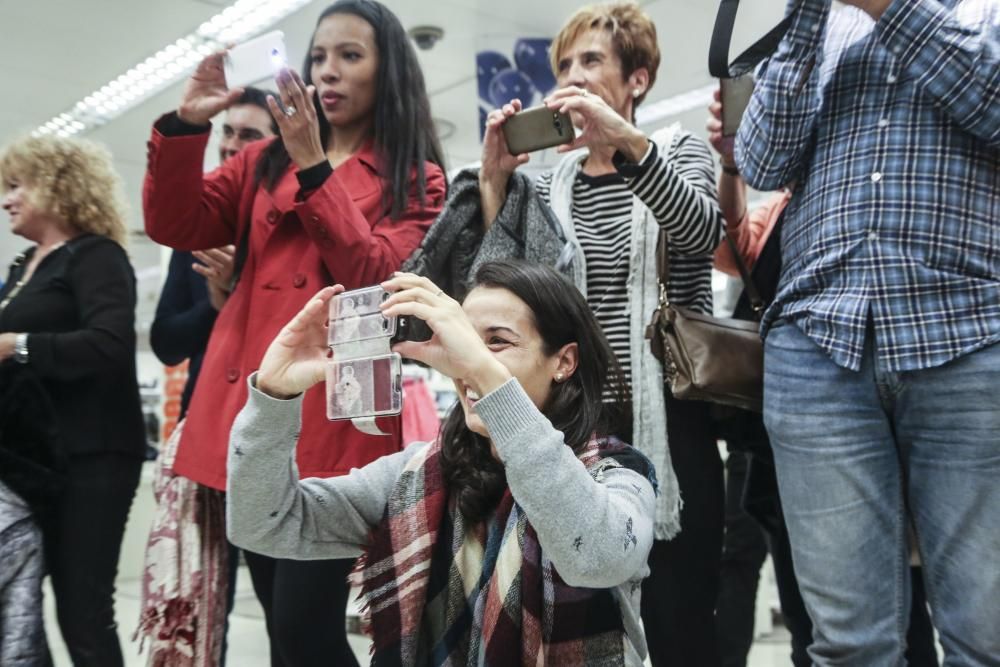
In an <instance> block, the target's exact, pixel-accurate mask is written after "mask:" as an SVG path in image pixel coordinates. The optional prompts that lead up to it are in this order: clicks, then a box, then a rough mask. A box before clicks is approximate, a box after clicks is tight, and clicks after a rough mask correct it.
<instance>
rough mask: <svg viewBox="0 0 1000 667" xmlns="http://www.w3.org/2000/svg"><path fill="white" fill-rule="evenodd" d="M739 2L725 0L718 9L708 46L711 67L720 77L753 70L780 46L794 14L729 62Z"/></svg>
mask: <svg viewBox="0 0 1000 667" xmlns="http://www.w3.org/2000/svg"><path fill="white" fill-rule="evenodd" d="M739 6H740V0H722V3H721V4H720V5H719V13H718V14H716V16H715V29H714V30H713V31H712V42H711V45H710V46H709V48H708V71H709V73H711V75H712V76H714V77H716V78H717V79H735V78H736V77H738V76H742V75H743V74H746V73H747V72H751V71H753V68H754V67H756V66H757V63H759V62H760V61H761V60H764V58H767V57H768V56H769V55H771V54H772V53H774V52H775V50H776V49H777V48H778V43H779V42H780V41H781V38H782V37H784V36H785V33H786V32H787V31H788V26H789V25H791V23H792V17H793V16H794V14H791V13H790V14H789V15H788V16H786V17H785V18H784V19H782V21H781V23H779V24H778V25H776V26H774V27H773V28H771V30H769V31H768V33H767V34H766V35H764V36H763V37H762V38H760V39H759V40H757V42H755V43H754V44H753V45H752V46H751V47H750V48H748V49H747V50H746V51H744V52H743V53H741V54H740V55H739V57H737V58H736V60H734V61H733V62H732V64H730V62H729V43H730V41H731V40H732V38H733V26H734V25H735V24H736V10H737V9H738V8H739Z"/></svg>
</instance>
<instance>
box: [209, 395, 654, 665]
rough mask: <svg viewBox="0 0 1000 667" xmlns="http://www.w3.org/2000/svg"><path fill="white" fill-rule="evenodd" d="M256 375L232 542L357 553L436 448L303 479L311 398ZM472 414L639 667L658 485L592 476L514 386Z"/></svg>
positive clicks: (334, 554)
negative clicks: (611, 607) (606, 603)
mask: <svg viewBox="0 0 1000 667" xmlns="http://www.w3.org/2000/svg"><path fill="white" fill-rule="evenodd" d="M255 379H256V378H255V376H251V377H250V378H249V383H250V395H249V398H248V400H247V404H246V406H245V407H244V408H243V410H242V412H240V414H239V416H238V417H237V418H236V422H235V423H234V424H233V430H232V435H231V441H230V446H229V484H228V492H229V496H228V502H227V503H226V508H227V513H228V516H227V521H226V523H227V529H228V533H229V539H230V540H231V541H232V542H233V543H234V544H236V545H237V546H240V547H243V548H245V549H248V550H250V551H254V552H256V553H262V554H265V555H268V556H272V557H275V558H298V559H324V558H348V557H353V556H358V555H360V554H361V551H362V549H363V548H364V546H365V542H366V540H367V539H368V535H369V534H370V532H371V530H372V529H373V528H374V527H375V526H376V525H377V524H378V523H379V522H380V521H381V520H382V515H383V513H384V511H385V507H386V503H387V500H388V497H389V493H390V492H391V491H392V489H393V487H394V486H395V485H396V481H397V479H398V478H399V474H400V471H401V470H402V469H403V467H404V466H405V465H406V463H407V461H409V460H410V458H411V457H412V456H413V455H414V454H416V453H417V452H418V451H420V450H421V448H423V447H426V446H427V444H426V443H414V444H412V445H410V446H409V447H407V448H406V449H405V450H403V451H402V452H399V453H397V454H392V455H390V456H385V457H382V458H381V459H379V460H377V461H375V462H373V463H370V464H369V465H367V466H365V467H364V468H361V469H357V468H356V469H354V470H352V471H351V472H350V473H349V474H347V475H344V476H343V477H333V478H328V479H318V478H310V479H304V480H301V481H300V480H299V475H298V469H297V467H296V465H295V445H296V439H297V434H298V431H299V426H300V419H301V401H302V399H301V397H299V398H294V399H291V400H287V401H282V400H277V399H274V398H271V397H269V396H267V395H266V394H263V393H261V392H260V391H258V390H257V389H256V388H255V386H254V381H255ZM475 409H476V412H477V413H478V414H479V416H480V417H481V418H482V420H483V422H484V423H485V424H486V427H487V429H488V430H489V432H490V435H491V438H492V441H493V444H494V446H495V447H496V450H497V453H498V454H499V456H500V459H501V461H503V464H504V468H505V469H506V473H507V482H508V484H509V485H510V490H511V493H512V494H513V496H514V500H515V501H516V502H517V503H518V505H520V507H521V508H522V509H523V510H524V512H525V514H526V515H527V517H528V520H529V521H530V522H531V525H532V526H533V527H534V529H535V532H536V533H537V534H538V541H539V544H540V545H541V547H542V551H543V553H544V554H545V556H546V557H548V558H549V559H550V560H551V561H552V564H553V565H554V566H555V568H556V571H557V572H559V575H560V576H561V577H562V578H563V579H564V580H565V581H566V582H567V583H568V584H570V585H573V586H580V587H586V588H611V589H614V593H615V596H616V598H617V599H618V603H619V604H618V606H619V608H620V610H621V613H622V620H623V623H624V627H625V630H626V633H627V640H626V642H625V655H626V664H627V665H641V664H642V661H643V659H644V658H645V655H646V642H645V638H644V636H643V634H642V629H641V627H640V624H639V593H640V584H641V582H642V580H643V579H644V578H645V577H646V576H647V575H648V574H649V569H648V567H647V566H646V558H647V556H648V555H649V549H650V547H651V546H652V543H653V514H654V504H655V493H654V491H653V487H652V485H651V484H650V482H649V480H647V479H646V478H645V477H643V476H642V475H640V474H638V473H636V472H634V471H632V470H629V469H627V468H622V467H606V468H604V469H603V470H602V472H601V474H600V475H597V476H596V478H595V477H594V476H592V475H591V473H590V472H589V471H588V470H587V469H586V468H585V467H584V465H583V463H582V462H581V461H580V460H579V459H578V458H577V457H576V455H575V454H574V453H573V451H572V450H571V449H570V448H569V447H567V446H566V445H565V443H564V441H563V435H562V433H561V432H559V431H557V430H555V428H553V426H552V424H551V423H550V422H549V420H548V419H547V418H546V417H545V416H544V415H542V414H541V412H539V411H538V409H537V408H536V407H535V406H534V404H533V403H532V402H531V400H530V399H529V398H528V396H527V394H525V392H524V390H523V389H522V388H521V385H520V384H519V383H518V382H517V381H516V380H514V379H512V380H510V381H508V382H507V383H505V384H504V385H503V386H501V387H499V388H498V389H496V390H495V391H493V392H491V393H490V394H488V395H487V396H484V397H483V398H482V399H481V400H480V401H479V402H478V403H477V404H476V408H475Z"/></svg>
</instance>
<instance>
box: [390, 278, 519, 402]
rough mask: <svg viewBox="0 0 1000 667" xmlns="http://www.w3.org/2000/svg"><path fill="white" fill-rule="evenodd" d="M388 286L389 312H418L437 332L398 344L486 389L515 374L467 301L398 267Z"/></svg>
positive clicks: (408, 353)
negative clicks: (461, 301)
mask: <svg viewBox="0 0 1000 667" xmlns="http://www.w3.org/2000/svg"><path fill="white" fill-rule="evenodd" d="M382 286H383V287H384V288H385V289H386V290H388V291H390V292H393V294H392V296H390V297H389V298H388V299H387V300H386V301H385V302H383V304H382V313H383V315H385V316H387V317H393V316H400V315H402V316H407V317H418V318H420V319H421V320H423V321H425V322H426V323H427V325H428V326H429V327H430V328H431V330H432V331H433V332H434V335H433V336H432V337H431V339H430V340H429V341H425V342H422V343H415V342H412V341H404V342H401V343H396V345H395V346H393V350H394V351H396V352H398V353H399V354H401V355H403V356H404V357H407V358H409V359H415V360H416V361H420V362H423V363H425V364H427V365H428V366H430V367H431V368H433V369H435V370H437V371H439V372H441V373H443V374H445V375H447V376H448V377H450V378H452V379H456V380H462V381H463V382H465V383H466V384H468V385H469V386H471V387H472V388H473V389H475V390H476V391H478V392H480V394H482V395H485V394H487V393H489V392H490V391H492V390H493V389H495V388H496V387H498V386H500V384H503V382H505V381H506V380H507V379H508V378H510V377H511V376H510V372H509V371H508V370H507V369H506V368H505V367H504V366H503V365H502V364H501V363H500V362H499V361H497V360H496V358H494V356H493V354H492V353H491V352H490V351H489V348H487V347H486V343H484V342H483V339H482V338H481V337H480V335H479V333H477V332H476V330H475V328H473V326H472V323H471V322H470V321H469V318H468V316H466V314H465V311H464V310H462V306H461V305H460V304H459V303H458V302H457V301H455V300H454V299H452V298H451V297H450V296H448V295H447V294H445V293H444V292H442V291H441V290H440V289H438V287H437V286H436V285H435V284H434V283H433V282H431V281H430V280H428V279H427V278H422V277H420V276H416V275H414V274H412V273H397V274H396V275H394V276H393V277H392V279H391V280H387V281H386V282H384V283H382Z"/></svg>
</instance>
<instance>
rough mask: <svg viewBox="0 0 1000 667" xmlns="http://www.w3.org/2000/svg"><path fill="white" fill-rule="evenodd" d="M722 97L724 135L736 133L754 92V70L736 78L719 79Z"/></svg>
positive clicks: (729, 135) (728, 135)
mask: <svg viewBox="0 0 1000 667" xmlns="http://www.w3.org/2000/svg"><path fill="white" fill-rule="evenodd" d="M719 84H720V88H721V98H722V136H724V137H731V136H733V135H734V134H736V130H738V129H739V127H740V121H741V120H743V112H744V111H746V109H747V105H748V104H749V103H750V96H751V95H752V94H753V85H754V82H753V72H747V73H746V74H743V75H742V76H738V77H736V78H734V79H719Z"/></svg>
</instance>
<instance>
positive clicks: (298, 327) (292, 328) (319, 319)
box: [257, 285, 344, 399]
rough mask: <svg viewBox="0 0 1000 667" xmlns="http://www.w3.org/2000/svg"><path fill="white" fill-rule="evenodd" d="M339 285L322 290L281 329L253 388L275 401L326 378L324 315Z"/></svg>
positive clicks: (340, 290) (264, 360) (325, 322)
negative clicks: (255, 386)
mask: <svg viewBox="0 0 1000 667" xmlns="http://www.w3.org/2000/svg"><path fill="white" fill-rule="evenodd" d="M343 291H344V288H343V287H342V286H341V285H334V286H333V287H324V288H323V289H322V290H320V291H319V292H318V293H317V294H316V295H315V296H314V297H313V298H312V299H310V300H309V302H308V303H306V305H305V306H303V308H302V310H300V311H299V312H298V314H297V315H295V317H294V318H292V320H291V321H290V322H289V323H288V324H286V325H285V326H284V328H283V329H282V330H281V331H280V332H279V333H278V335H277V336H276V337H275V339H274V340H273V341H271V345H270V346H269V347H268V348H267V352H265V353H264V358H263V359H262V360H261V362H260V368H259V370H258V371H257V388H258V389H260V390H261V391H262V392H264V393H265V394H268V395H269V396H273V397H275V398H282V399H284V398H291V397H292V396H295V395H297V394H301V393H302V392H304V391H305V390H307V389H309V388H310V387H312V386H313V385H314V384H316V383H317V382H320V381H322V380H323V378H324V377H325V376H326V365H327V353H328V352H329V347H328V346H327V329H326V327H327V313H328V310H329V303H330V299H332V298H333V297H334V296H335V295H337V294H339V293H340V292H343Z"/></svg>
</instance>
